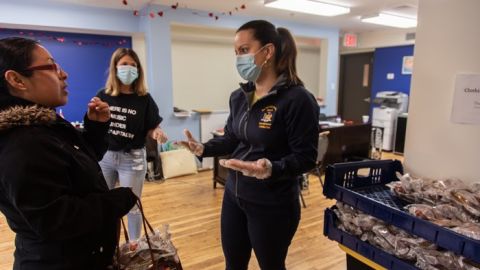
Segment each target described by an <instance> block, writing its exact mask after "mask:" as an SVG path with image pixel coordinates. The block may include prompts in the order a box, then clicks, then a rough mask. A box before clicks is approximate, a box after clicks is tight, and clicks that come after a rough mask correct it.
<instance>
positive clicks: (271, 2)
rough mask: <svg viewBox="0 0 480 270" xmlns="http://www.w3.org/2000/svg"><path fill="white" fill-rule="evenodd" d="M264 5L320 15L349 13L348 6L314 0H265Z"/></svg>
mask: <svg viewBox="0 0 480 270" xmlns="http://www.w3.org/2000/svg"><path fill="white" fill-rule="evenodd" d="M264 4H265V6H266V7H272V8H279V9H286V10H290V11H296V12H303V13H309V14H314V15H320V16H337V15H341V14H347V13H350V8H348V7H342V6H338V5H334V4H327V3H323V2H318V1H315V0H265V1H264Z"/></svg>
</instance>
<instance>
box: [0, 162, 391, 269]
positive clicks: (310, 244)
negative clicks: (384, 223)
mask: <svg viewBox="0 0 480 270" xmlns="http://www.w3.org/2000/svg"><path fill="white" fill-rule="evenodd" d="M391 157H395V156H392V155H388V154H387V155H386V158H391ZM211 179H212V171H204V172H201V173H199V174H196V175H191V176H184V177H178V178H173V179H168V180H166V181H165V182H163V183H152V182H147V183H146V184H145V188H144V193H143V197H142V200H143V204H144V208H145V212H146V215H147V217H148V218H149V220H150V221H151V223H152V224H153V225H154V226H160V224H163V223H168V224H170V230H171V233H172V239H173V242H174V244H175V245H176V247H177V248H178V252H179V255H180V258H181V260H182V264H183V266H184V269H185V270H221V269H225V266H224V258H223V254H222V248H221V244H220V229H219V227H220V226H219V225H220V221H219V217H220V207H221V201H222V197H223V191H224V190H223V187H221V186H220V188H219V187H218V186H217V189H213V185H212V180H211ZM303 194H304V198H305V201H306V203H307V208H302V218H301V221H300V225H299V228H298V230H297V233H296V235H295V238H294V239H293V242H292V245H291V246H290V249H289V253H288V257H287V269H289V270H322V269H325V270H327V269H328V270H337V269H345V268H346V263H345V253H344V252H343V251H341V250H340V249H339V247H338V244H337V243H336V242H333V241H330V240H328V239H327V238H326V237H325V236H323V212H324V210H325V208H326V207H329V206H331V205H333V204H334V201H332V200H327V199H326V198H325V197H324V196H323V195H322V188H321V186H320V183H319V181H318V178H317V177H315V176H311V177H310V188H309V190H308V191H304V193H303ZM13 240H14V233H13V232H12V231H11V230H10V229H9V227H8V225H7V224H6V221H5V217H4V216H3V215H2V214H0V269H11V268H12V263H13V251H14V241H13ZM249 269H250V270H258V269H259V267H258V264H257V262H256V259H255V257H254V255H253V256H252V260H251V261H250V267H249Z"/></svg>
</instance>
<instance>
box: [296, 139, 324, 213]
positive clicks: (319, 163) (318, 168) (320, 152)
mask: <svg viewBox="0 0 480 270" xmlns="http://www.w3.org/2000/svg"><path fill="white" fill-rule="evenodd" d="M328 134H330V131H323V132H320V134H318V144H317V160H316V161H315V168H313V169H312V170H310V171H309V172H307V173H304V174H303V175H302V176H301V177H299V185H300V201H301V202H302V205H303V208H307V205H306V203H305V199H304V198H303V194H302V190H303V189H308V186H309V185H308V175H309V174H312V173H313V174H316V175H317V176H318V180H319V181H320V184H321V185H322V188H323V182H322V174H323V171H324V169H325V166H324V165H325V164H323V159H324V157H325V154H326V153H327V149H328ZM305 182H306V183H305Z"/></svg>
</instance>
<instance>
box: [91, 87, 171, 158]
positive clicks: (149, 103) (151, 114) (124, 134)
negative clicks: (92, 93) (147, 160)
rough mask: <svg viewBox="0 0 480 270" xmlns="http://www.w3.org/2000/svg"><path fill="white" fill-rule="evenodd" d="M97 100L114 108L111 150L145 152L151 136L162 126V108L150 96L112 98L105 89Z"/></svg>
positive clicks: (111, 111) (111, 118) (110, 140)
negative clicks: (152, 131) (150, 132)
mask: <svg viewBox="0 0 480 270" xmlns="http://www.w3.org/2000/svg"><path fill="white" fill-rule="evenodd" d="M97 96H98V97H99V98H100V99H101V100H102V101H104V102H106V103H108V105H109V106H110V128H109V130H108V134H107V142H108V150H112V151H121V150H123V151H126V152H127V151H130V150H131V149H138V148H143V147H144V146H145V139H146V136H147V132H148V131H149V130H150V129H153V128H155V127H157V126H158V125H159V124H160V122H162V117H160V115H159V114H158V107H157V104H156V103H155V101H154V100H153V98H152V97H151V96H150V94H146V95H144V96H139V95H137V94H135V93H134V94H119V95H118V96H110V95H107V94H106V93H105V89H103V90H101V91H100V92H98V94H97Z"/></svg>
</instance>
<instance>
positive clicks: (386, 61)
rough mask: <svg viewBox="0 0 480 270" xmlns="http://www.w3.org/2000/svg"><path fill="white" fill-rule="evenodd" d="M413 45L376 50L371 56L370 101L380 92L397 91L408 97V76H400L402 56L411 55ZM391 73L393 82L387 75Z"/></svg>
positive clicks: (409, 76) (409, 77) (409, 78)
mask: <svg viewBox="0 0 480 270" xmlns="http://www.w3.org/2000/svg"><path fill="white" fill-rule="evenodd" d="M413 48H414V46H413V45H407V46H398V47H388V48H378V49H375V52H374V56H373V79H372V95H371V97H372V99H373V98H375V96H376V95H377V93H378V92H380V91H387V90H388V91H398V92H402V93H405V94H407V95H409V96H410V81H411V77H412V76H411V75H410V74H402V63H403V57H404V56H412V55H413ZM388 73H393V74H394V76H395V78H394V79H393V80H388V79H387V74H388Z"/></svg>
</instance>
